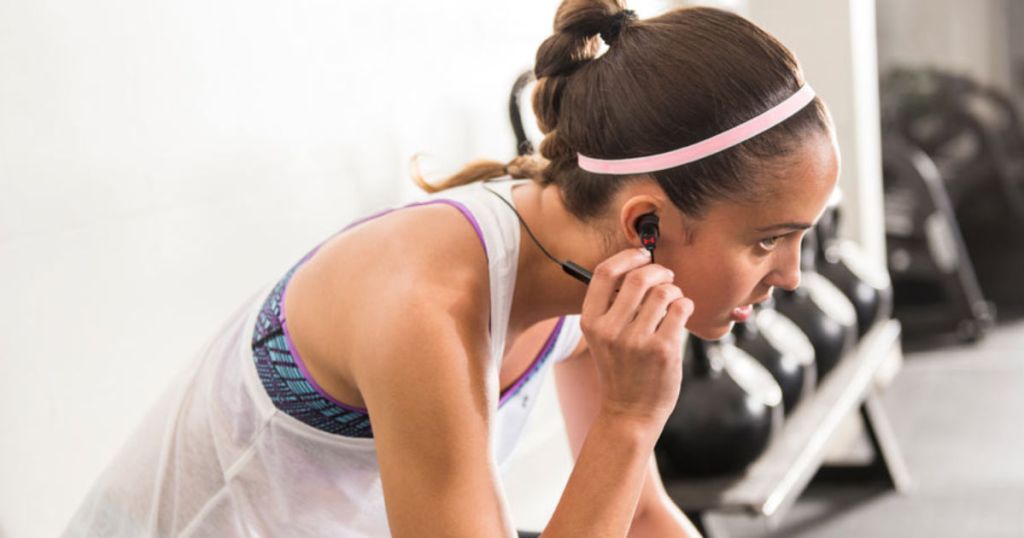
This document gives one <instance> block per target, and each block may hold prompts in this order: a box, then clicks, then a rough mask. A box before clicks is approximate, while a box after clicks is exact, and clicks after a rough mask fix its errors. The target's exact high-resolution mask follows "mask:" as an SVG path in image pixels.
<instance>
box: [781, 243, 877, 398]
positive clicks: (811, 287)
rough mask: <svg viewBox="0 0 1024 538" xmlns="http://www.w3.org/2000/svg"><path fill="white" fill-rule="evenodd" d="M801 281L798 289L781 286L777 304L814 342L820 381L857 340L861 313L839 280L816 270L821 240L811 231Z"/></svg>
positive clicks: (801, 262) (804, 244)
mask: <svg viewBox="0 0 1024 538" xmlns="http://www.w3.org/2000/svg"><path fill="white" fill-rule="evenodd" d="M801 248H802V255H801V257H800V265H801V273H802V276H801V284H800V287H799V288H797V289H796V290H794V291H789V290H784V289H781V288H777V289H776V290H775V295H774V298H775V308H776V310H778V311H779V312H780V313H781V314H782V315H784V316H786V317H787V318H789V319H791V320H793V322H794V323H796V324H797V326H798V327H800V330H801V331H803V332H804V334H806V335H807V338H808V339H809V340H810V341H811V345H812V346H814V360H815V362H816V363H817V367H818V382H819V383H820V382H821V380H822V379H824V377H825V376H826V375H828V373H829V372H830V371H831V370H832V368H833V367H834V366H835V365H836V363H837V362H839V359H841V358H842V357H843V355H845V354H846V353H848V352H849V351H850V350H851V349H853V346H854V344H855V343H856V341H857V313H856V310H854V307H853V305H852V304H851V303H850V300H849V299H847V298H846V296H845V295H843V292H841V291H839V289H838V288H836V286H835V284H833V283H832V282H830V281H829V280H828V279H827V278H825V277H823V276H822V275H821V274H819V273H818V272H817V270H816V261H815V255H816V253H817V240H816V237H815V235H814V234H807V235H806V236H805V237H804V240H803V245H802V247H801Z"/></svg>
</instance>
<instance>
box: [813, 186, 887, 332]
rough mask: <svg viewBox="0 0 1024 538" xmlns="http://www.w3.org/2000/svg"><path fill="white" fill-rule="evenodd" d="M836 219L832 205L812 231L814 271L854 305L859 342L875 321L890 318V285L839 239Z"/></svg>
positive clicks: (848, 243)
mask: <svg viewBox="0 0 1024 538" xmlns="http://www.w3.org/2000/svg"><path fill="white" fill-rule="evenodd" d="M837 201H838V200H837ZM839 215H840V213H839V208H838V205H833V206H831V207H829V208H828V209H826V210H825V213H824V214H822V216H821V218H820V219H819V220H818V224H817V225H815V227H814V233H815V236H816V237H815V239H816V242H817V245H818V248H817V253H816V257H817V259H816V267H817V270H818V272H819V273H821V274H822V276H824V277H825V278H827V279H829V281H831V282H832V283H833V284H835V285H836V287H837V288H839V290H840V291H842V292H843V295H846V298H847V299H849V300H850V303H851V304H853V308H854V310H855V311H856V312H857V337H858V338H860V337H863V336H864V333H866V332H868V330H870V329H871V327H873V326H874V324H875V322H876V321H877V320H881V319H888V318H889V317H890V315H891V314H892V283H891V282H890V280H889V274H888V273H887V272H886V271H885V270H884V269H883V268H881V267H876V266H874V265H871V264H870V263H869V262H868V257H867V255H866V254H865V253H864V252H863V251H862V250H861V248H860V246H859V245H857V243H855V242H853V241H851V240H849V239H840V238H839Z"/></svg>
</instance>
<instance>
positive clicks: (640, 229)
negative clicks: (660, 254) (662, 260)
mask: <svg viewBox="0 0 1024 538" xmlns="http://www.w3.org/2000/svg"><path fill="white" fill-rule="evenodd" d="M658 222H659V220H658V216H657V215H655V214H654V213H645V214H643V215H640V218H638V219H636V223H635V224H634V228H635V229H636V233H637V234H638V235H639V236H640V243H641V244H643V246H644V248H645V249H647V251H648V252H650V253H651V263H654V249H655V248H658V236H660V235H661V230H660V229H659V228H658Z"/></svg>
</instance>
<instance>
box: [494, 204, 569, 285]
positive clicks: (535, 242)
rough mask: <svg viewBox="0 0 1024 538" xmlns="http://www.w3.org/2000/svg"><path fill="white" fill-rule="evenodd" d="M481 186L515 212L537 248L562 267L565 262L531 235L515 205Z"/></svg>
mask: <svg viewBox="0 0 1024 538" xmlns="http://www.w3.org/2000/svg"><path fill="white" fill-rule="evenodd" d="M483 188H484V190H486V191H487V192H490V193H491V194H493V195H495V196H497V197H498V199H499V200H501V201H502V202H503V203H504V204H505V205H507V206H508V208H509V209H511V210H512V212H513V213H515V215H516V218H517V219H519V223H520V224H522V225H523V229H524V230H526V233H527V235H529V236H530V239H531V240H533V243H534V244H535V245H537V248H539V249H540V251H541V252H543V253H544V255H545V256H547V257H548V258H551V261H553V262H555V263H557V264H558V265H561V266H563V267H564V266H565V262H562V261H561V260H559V259H558V258H556V257H554V256H552V255H551V253H550V252H548V249H546V248H544V245H542V244H540V241H538V240H537V236H535V235H533V231H532V230H530V227H529V226H528V225H527V224H526V221H525V220H523V217H522V215H520V214H519V211H517V210H516V208H515V206H513V205H512V202H509V201H508V200H506V199H505V197H504V196H502V195H500V194H498V193H497V192H495V191H494V190H492V189H491V188H489V187H488V186H487V185H483Z"/></svg>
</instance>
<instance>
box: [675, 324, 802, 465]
mask: <svg viewBox="0 0 1024 538" xmlns="http://www.w3.org/2000/svg"><path fill="white" fill-rule="evenodd" d="M684 357H685V358H684V363H683V384H682V387H681V388H680V392H679V401H678V402H677V404H676V408H675V410H674V411H673V412H672V415H671V416H670V417H669V419H668V421H667V422H666V423H665V429H664V431H663V432H662V434H661V438H660V439H659V440H658V444H657V445H656V447H655V453H656V455H657V458H658V464H659V467H660V468H661V470H662V472H663V473H664V474H666V475H667V476H690V477H696V476H709V475H717V474H727V473H734V472H738V471H741V470H742V469H744V468H745V467H746V466H747V465H748V464H750V462H752V461H753V460H754V459H756V458H757V457H758V456H759V455H760V454H761V453H762V452H763V451H764V449H765V448H766V447H767V446H768V443H769V442H770V441H771V439H772V438H773V436H774V434H775V433H776V432H777V431H778V429H779V428H780V427H781V425H782V417H783V413H782V390H781V389H780V388H779V385H778V384H777V383H776V382H775V380H774V379H773V378H772V376H771V374H770V373H768V371H767V370H765V369H764V367H763V366H761V364H760V363H758V362H757V361H756V360H754V358H752V357H751V356H750V355H748V354H747V353H746V352H744V351H743V350H741V349H739V348H738V347H736V346H735V344H734V343H733V342H732V336H731V335H726V337H725V338H723V339H722V340H721V341H718V342H705V341H703V340H700V339H699V338H696V337H693V336H691V337H690V338H689V342H688V343H687V347H686V352H685V353H684Z"/></svg>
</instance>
